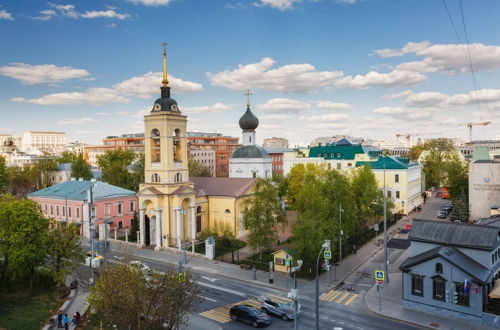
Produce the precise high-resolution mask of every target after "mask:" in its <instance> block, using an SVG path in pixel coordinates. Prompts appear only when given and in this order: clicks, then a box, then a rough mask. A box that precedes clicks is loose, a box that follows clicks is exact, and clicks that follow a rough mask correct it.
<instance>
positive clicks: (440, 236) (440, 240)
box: [408, 219, 500, 250]
mask: <svg viewBox="0 0 500 330" xmlns="http://www.w3.org/2000/svg"><path fill="white" fill-rule="evenodd" d="M499 234H500V229H499V228H497V227H493V226H484V225H477V224H474V225H470V224H462V223H455V222H445V221H434V220H421V219H414V220H413V223H412V228H411V230H410V234H409V236H408V238H409V239H410V240H411V241H418V242H427V243H434V244H441V245H447V246H456V247H464V248H470V249H477V250H493V249H494V248H495V247H496V245H497V241H498V236H499Z"/></svg>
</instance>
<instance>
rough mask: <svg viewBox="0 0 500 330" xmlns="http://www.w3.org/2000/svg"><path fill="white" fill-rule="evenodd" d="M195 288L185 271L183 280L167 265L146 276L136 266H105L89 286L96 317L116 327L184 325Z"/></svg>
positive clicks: (196, 290) (197, 292)
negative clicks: (161, 270)
mask: <svg viewBox="0 0 500 330" xmlns="http://www.w3.org/2000/svg"><path fill="white" fill-rule="evenodd" d="M198 294H199V289H198V285H197V284H196V282H195V281H194V280H193V278H192V276H191V275H190V273H189V272H186V278H185V280H184V281H179V277H178V273H177V272H174V271H173V270H172V269H170V268H168V269H167V270H166V271H165V273H163V274H159V273H153V274H152V275H151V276H150V277H147V276H146V275H145V274H144V273H142V272H141V271H140V270H139V269H136V268H133V267H129V266H128V265H125V264H119V265H116V266H113V267H109V268H108V269H106V270H105V272H104V273H103V274H102V275H101V276H100V277H99V279H98V280H97V283H96V285H95V287H93V288H92V289H91V292H90V297H89V302H90V304H91V305H92V307H93V308H94V309H95V310H96V315H97V317H99V318H101V319H102V320H103V321H105V322H106V323H107V324H111V325H116V327H117V328H119V329H175V328H176V327H177V326H180V327H184V326H186V325H187V324H188V321H189V318H188V316H189V313H190V312H191V311H192V310H193V307H194V304H195V302H196V301H197V300H198V299H199V298H198Z"/></svg>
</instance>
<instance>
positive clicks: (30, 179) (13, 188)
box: [6, 166, 38, 196]
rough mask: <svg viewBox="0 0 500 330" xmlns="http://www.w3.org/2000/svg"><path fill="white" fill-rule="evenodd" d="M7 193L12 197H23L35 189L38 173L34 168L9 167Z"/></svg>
mask: <svg viewBox="0 0 500 330" xmlns="http://www.w3.org/2000/svg"><path fill="white" fill-rule="evenodd" d="M8 178H9V185H8V186H7V189H6V190H7V192H8V193H10V194H12V195H14V196H25V195H26V194H28V193H30V192H33V191H35V190H36V189H37V181H38V171H37V169H36V168H35V166H23V167H9V168H8Z"/></svg>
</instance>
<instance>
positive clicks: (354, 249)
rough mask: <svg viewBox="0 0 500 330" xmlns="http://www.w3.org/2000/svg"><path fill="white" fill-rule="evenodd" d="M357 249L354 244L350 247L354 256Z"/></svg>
mask: <svg viewBox="0 0 500 330" xmlns="http://www.w3.org/2000/svg"><path fill="white" fill-rule="evenodd" d="M357 249H358V248H357V247H356V244H353V245H352V250H353V251H354V254H356V251H357Z"/></svg>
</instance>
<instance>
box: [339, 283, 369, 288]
mask: <svg viewBox="0 0 500 330" xmlns="http://www.w3.org/2000/svg"><path fill="white" fill-rule="evenodd" d="M344 283H345V284H349V285H362V286H369V287H371V286H372V284H363V283H351V282H344Z"/></svg>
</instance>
